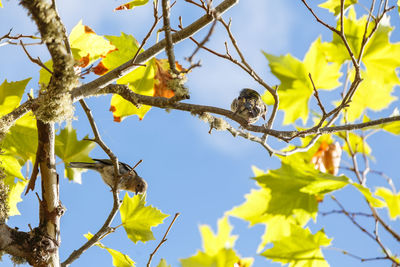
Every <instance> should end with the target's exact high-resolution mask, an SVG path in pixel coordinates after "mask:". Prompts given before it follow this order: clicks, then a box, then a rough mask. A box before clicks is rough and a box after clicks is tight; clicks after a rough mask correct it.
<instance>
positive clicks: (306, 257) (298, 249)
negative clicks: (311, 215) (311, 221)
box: [261, 225, 331, 267]
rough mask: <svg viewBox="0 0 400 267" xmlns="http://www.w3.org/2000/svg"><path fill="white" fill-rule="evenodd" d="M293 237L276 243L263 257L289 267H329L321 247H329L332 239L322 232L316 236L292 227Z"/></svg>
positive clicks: (305, 230) (307, 230)
mask: <svg viewBox="0 0 400 267" xmlns="http://www.w3.org/2000/svg"><path fill="white" fill-rule="evenodd" d="M291 227H292V230H291V235H290V236H287V237H284V238H282V239H281V240H279V241H275V242H273V243H274V247H273V248H270V249H267V250H266V251H264V252H263V253H261V255H262V256H264V257H266V258H268V259H271V260H273V261H277V262H280V263H282V264H289V267H294V266H296V267H302V266H307V267H308V266H310V267H311V266H312V267H314V266H315V267H317V266H318V267H324V266H326V267H328V266H329V264H328V263H327V262H326V261H325V259H324V256H323V254H322V251H321V247H323V246H329V245H330V243H331V239H329V238H328V237H327V236H326V235H325V233H324V232H323V231H322V230H321V231H319V232H317V233H316V234H314V235H313V234H312V233H311V231H310V230H309V229H308V228H306V229H303V228H301V227H300V226H296V225H292V226H291Z"/></svg>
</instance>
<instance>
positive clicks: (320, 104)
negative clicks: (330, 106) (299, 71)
mask: <svg viewBox="0 0 400 267" xmlns="http://www.w3.org/2000/svg"><path fill="white" fill-rule="evenodd" d="M308 77H309V78H310V81H311V84H312V86H313V89H314V96H315V98H316V99H317V101H318V106H319V108H320V109H321V111H322V116H326V111H325V108H324V106H323V105H322V103H321V99H320V98H319V94H318V90H317V88H316V87H315V84H314V81H313V79H312V77H311V73H309V74H308Z"/></svg>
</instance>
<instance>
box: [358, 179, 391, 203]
mask: <svg viewBox="0 0 400 267" xmlns="http://www.w3.org/2000/svg"><path fill="white" fill-rule="evenodd" d="M351 185H352V186H354V187H355V188H357V189H358V191H360V193H361V194H363V195H364V197H365V199H366V200H367V201H368V203H370V204H371V205H372V206H373V207H375V208H382V207H385V206H386V203H385V202H383V201H382V200H380V199H378V198H376V197H375V196H374V195H373V194H372V192H371V190H370V189H369V188H368V187H365V186H362V185H360V184H356V183H351Z"/></svg>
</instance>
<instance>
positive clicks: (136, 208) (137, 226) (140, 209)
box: [120, 193, 169, 243]
mask: <svg viewBox="0 0 400 267" xmlns="http://www.w3.org/2000/svg"><path fill="white" fill-rule="evenodd" d="M145 204H146V201H145V199H144V197H143V196H141V195H135V196H134V197H132V198H131V197H129V195H128V193H126V194H125V197H124V200H123V202H122V205H121V208H120V212H121V221H122V224H123V226H124V228H125V231H126V233H127V235H128V238H129V239H130V240H132V241H133V242H134V243H137V242H138V241H142V242H146V241H149V240H154V239H155V238H154V236H153V233H152V231H151V228H152V227H154V226H157V225H159V224H161V223H162V222H163V221H164V219H165V218H166V217H168V216H169V215H167V214H164V213H162V212H161V211H160V210H159V209H157V208H154V207H153V206H145Z"/></svg>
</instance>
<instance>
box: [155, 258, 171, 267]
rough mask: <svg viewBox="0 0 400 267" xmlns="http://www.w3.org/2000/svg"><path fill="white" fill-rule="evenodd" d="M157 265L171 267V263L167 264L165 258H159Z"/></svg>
mask: <svg viewBox="0 0 400 267" xmlns="http://www.w3.org/2000/svg"><path fill="white" fill-rule="evenodd" d="M157 267H171V265H169V264H167V261H166V260H165V259H161V260H160V262H159V263H158V265H157Z"/></svg>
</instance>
